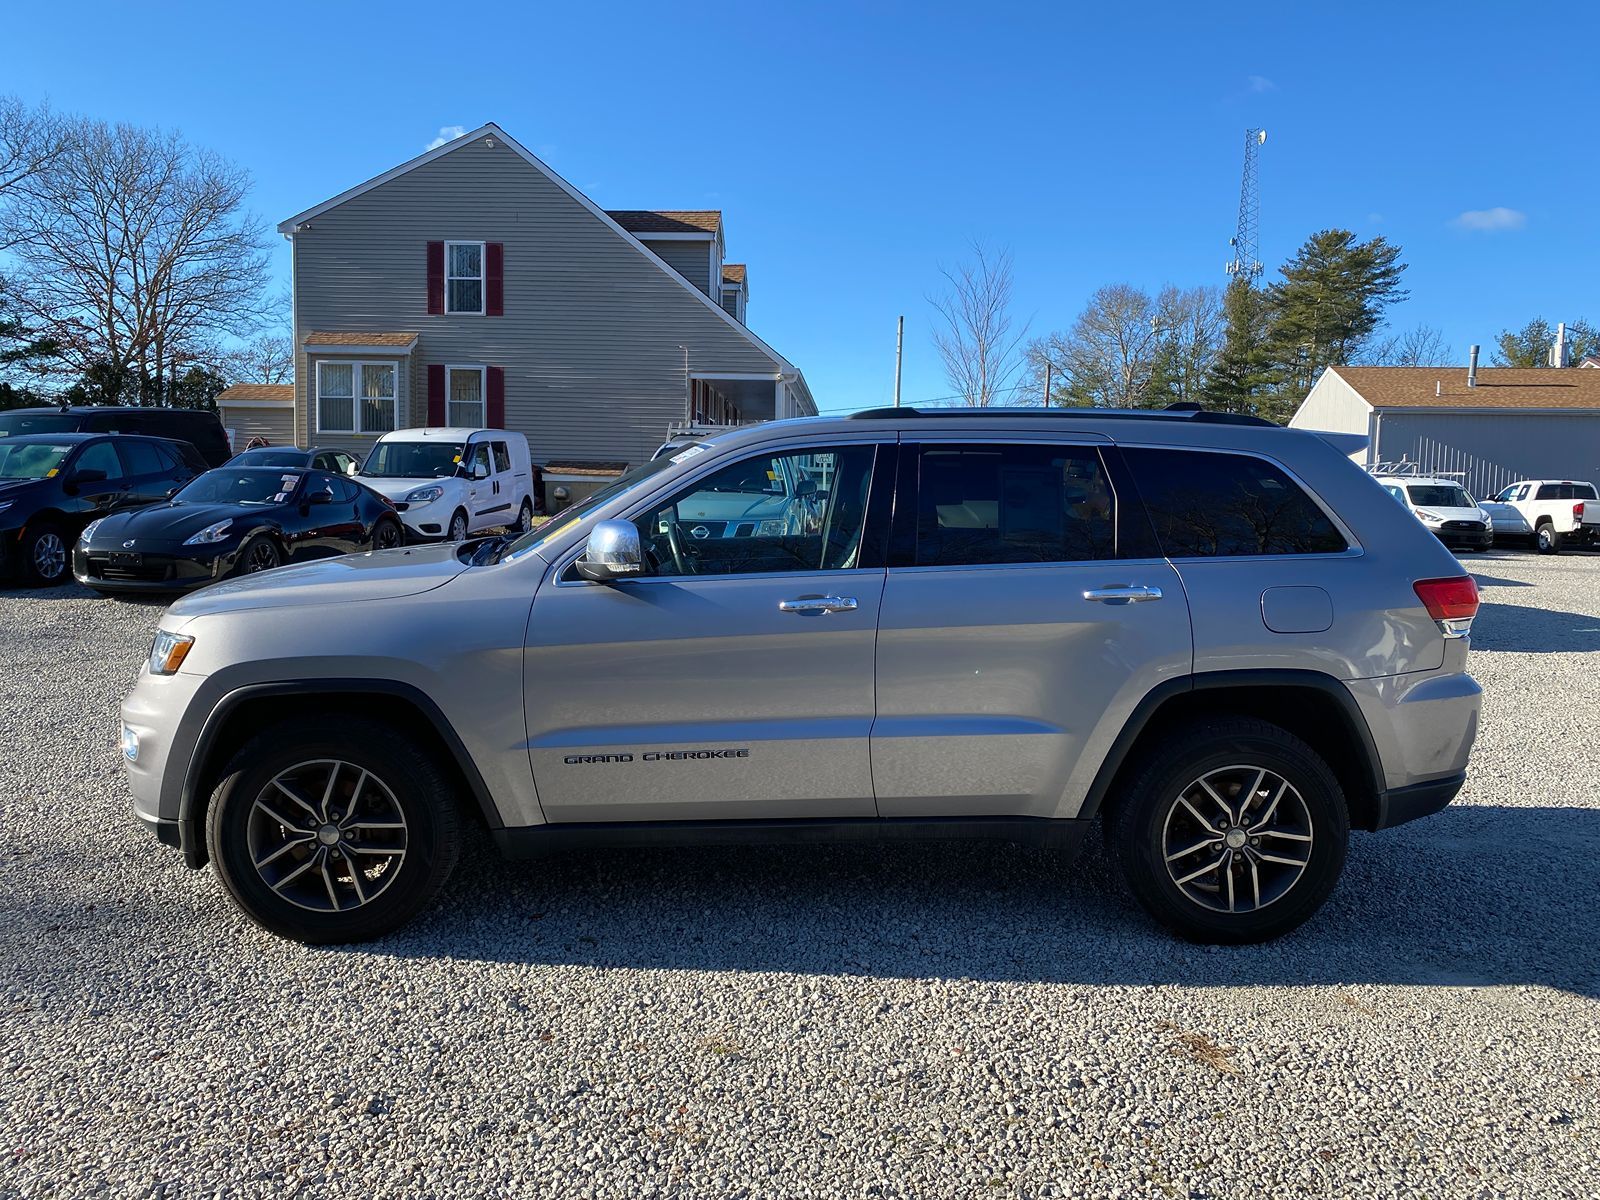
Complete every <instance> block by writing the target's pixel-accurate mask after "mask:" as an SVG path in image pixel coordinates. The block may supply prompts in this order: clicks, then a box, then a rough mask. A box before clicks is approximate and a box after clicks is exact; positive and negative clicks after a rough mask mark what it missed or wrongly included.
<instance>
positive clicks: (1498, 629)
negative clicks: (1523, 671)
mask: <svg viewBox="0 0 1600 1200" xmlns="http://www.w3.org/2000/svg"><path fill="white" fill-rule="evenodd" d="M1480 582H1481V581H1480ZM1472 649H1473V651H1474V652H1477V651H1484V650H1491V651H1493V650H1501V651H1505V650H1510V651H1517V652H1519V653H1524V654H1571V653H1582V652H1584V651H1594V650H1600V616H1594V615H1591V614H1586V613H1574V612H1562V611H1560V610H1559V609H1549V608H1534V607H1531V606H1529V605H1524V604H1497V603H1493V602H1486V603H1485V604H1484V605H1483V607H1482V608H1480V609H1479V610H1478V615H1477V617H1476V618H1474V620H1473V622H1472Z"/></svg>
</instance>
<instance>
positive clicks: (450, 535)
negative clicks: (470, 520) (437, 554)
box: [444, 508, 467, 542]
mask: <svg viewBox="0 0 1600 1200" xmlns="http://www.w3.org/2000/svg"><path fill="white" fill-rule="evenodd" d="M444 540H445V541H447V542H464V541H466V540H467V514H466V513H464V512H462V511H461V510H460V509H459V508H458V509H456V512H455V515H454V516H453V517H451V518H450V528H449V530H448V531H447V532H446V533H445V535H444Z"/></svg>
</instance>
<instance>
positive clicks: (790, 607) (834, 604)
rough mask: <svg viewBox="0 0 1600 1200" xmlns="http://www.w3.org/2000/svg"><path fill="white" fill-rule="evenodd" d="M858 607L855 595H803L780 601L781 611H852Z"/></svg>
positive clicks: (779, 609)
mask: <svg viewBox="0 0 1600 1200" xmlns="http://www.w3.org/2000/svg"><path fill="white" fill-rule="evenodd" d="M856 607H857V605H856V598H855V597H854V596H801V597H800V598H799V599H798V600H779V601H778V611H779V612H792V613H831V612H852V611H854V609H855V608H856Z"/></svg>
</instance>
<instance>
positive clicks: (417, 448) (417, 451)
mask: <svg viewBox="0 0 1600 1200" xmlns="http://www.w3.org/2000/svg"><path fill="white" fill-rule="evenodd" d="M465 452H466V444H465V443H463V442H379V443H378V444H377V445H376V446H374V447H373V448H372V453H371V454H369V455H367V461H366V465H365V466H363V467H362V468H361V474H363V475H370V476H373V477H374V478H378V479H442V478H444V477H445V476H447V475H454V474H455V473H456V467H457V466H459V465H460V463H461V456H462V454H464V453H465Z"/></svg>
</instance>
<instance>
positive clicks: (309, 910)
mask: <svg viewBox="0 0 1600 1200" xmlns="http://www.w3.org/2000/svg"><path fill="white" fill-rule="evenodd" d="M330 726H336V728H331V727H330ZM330 774H332V775H333V783H332V786H331V787H330V786H329V785H328V782H327V780H328V776H329V775H330ZM280 784H286V785H287V786H288V787H289V789H290V790H291V791H293V792H295V793H296V794H297V795H298V796H300V797H301V799H303V800H305V801H308V802H309V809H315V810H317V811H315V812H312V811H309V810H308V807H307V806H303V805H299V804H297V803H296V801H295V800H293V799H291V798H290V796H289V795H288V794H286V793H285V792H284V791H282V790H281V788H280V786H279V785H280ZM358 790H359V793H360V794H359V795H357V794H356V793H357V791H358ZM454 791H455V789H454V787H453V786H452V785H451V783H450V781H449V779H448V777H447V776H446V775H445V773H444V771H443V770H442V769H441V768H440V765H439V764H438V763H437V762H436V761H435V760H434V758H433V757H432V756H431V755H429V754H427V753H426V752H425V751H423V750H421V749H419V748H418V747H417V745H416V744H415V740H414V739H412V738H408V737H406V736H405V735H403V734H402V733H401V732H400V731H398V730H396V729H395V728H393V727H392V726H389V725H386V724H384V723H382V722H379V721H373V720H365V719H360V718H346V719H340V720H339V721H338V722H336V723H335V722H330V721H329V720H328V719H327V718H326V717H309V716H308V717H297V718H294V719H291V720H287V721H282V722H280V723H278V724H277V725H274V726H271V727H269V728H267V729H264V730H262V731H261V732H260V733H258V734H257V735H256V736H255V737H254V738H252V739H251V740H250V741H249V742H247V743H246V744H245V745H244V746H243V747H242V748H241V749H240V750H239V752H238V753H237V754H235V755H234V756H233V760H232V761H231V762H230V763H229V764H228V766H227V769H226V771H225V773H224V775H223V778H222V782H221V783H220V784H219V785H218V786H217V790H216V792H215V794H214V795H213V797H212V800H211V807H210V810H209V812H208V813H207V814H206V842H207V845H208V847H209V848H210V851H211V861H212V863H213V864H214V866H215V868H216V872H217V876H218V878H220V879H221V880H222V884H223V886H224V887H225V888H226V889H227V891H228V895H229V896H230V897H231V898H232V900H233V902H234V903H235V904H236V905H238V906H239V908H240V909H241V910H243V912H244V914H245V915H246V916H248V917H249V918H250V919H251V920H252V921H254V922H255V923H256V924H257V925H259V926H261V927H262V928H263V929H265V930H267V931H269V932H271V933H275V934H277V935H278V936H280V937H285V938H290V939H293V940H294V941H297V942H306V943H308V944H312V945H335V944H341V943H349V942H363V941H368V940H370V939H372V938H376V937H382V936H383V935H384V934H386V933H389V932H391V931H393V930H395V929H398V928H399V927H400V926H402V925H404V924H405V923H406V922H407V921H409V920H411V918H413V917H414V916H416V915H417V914H418V913H419V912H421V911H422V910H423V909H424V908H426V907H427V906H428V905H429V904H431V903H432V902H433V900H434V899H435V898H436V897H437V896H438V894H439V891H440V889H441V888H443V887H444V885H445V882H446V881H447V880H448V879H449V878H450V873H451V871H452V870H454V868H455V864H456V858H457V857H458V855H459V853H460V848H461V825H460V814H459V811H458V809H457V806H456V801H455V796H454ZM325 795H331V797H332V799H331V802H329V803H328V804H327V805H326V810H325V811H324V805H323V799H322V798H323V797H324V796H325ZM351 800H355V801H356V803H357V805H358V807H356V808H354V809H349V808H344V809H342V808H341V807H340V806H341V804H343V805H346V806H348V805H349V803H350V801H351ZM335 813H339V814H340V816H339V817H335V816H334V814H335ZM269 814H270V815H269ZM324 816H325V817H326V818H327V819H326V820H323V817H324ZM360 817H366V818H367V820H366V821H365V822H362V821H359V820H358V818H360ZM296 820H303V821H304V822H305V824H304V825H301V826H297V827H291V826H289V825H288V823H289V822H291V821H296ZM396 823H399V824H400V825H402V826H403V828H402V829H401V830H399V831H396V830H395V829H394V828H393V826H394V825H395V824H396ZM358 825H369V826H372V828H363V829H359V830H358V829H357V828H356V826H358ZM380 826H381V828H380ZM291 828H294V829H295V830H296V832H289V830H290V829H291ZM330 830H331V831H332V832H331V833H330V832H329V831H330ZM302 835H308V836H302ZM330 839H332V840H331V841H330ZM396 851H398V853H397V852H396ZM258 862H260V864H261V865H260V866H259V867H258V866H257V863H258ZM276 863H282V864H284V866H283V867H282V868H281V869H280V868H279V867H277V866H276V865H275V864H276ZM351 863H361V864H363V865H362V866H361V868H360V869H359V870H358V871H351V870H350V864H351ZM290 864H293V865H292V866H291V865H290ZM269 875H270V880H269Z"/></svg>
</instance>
